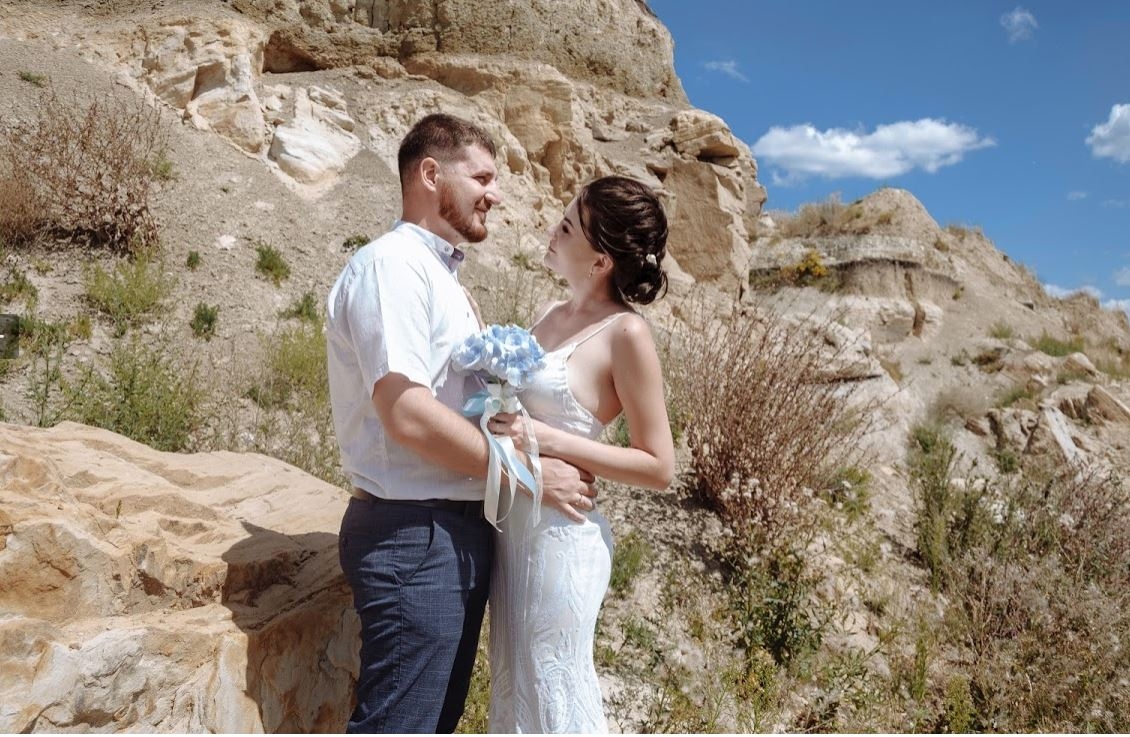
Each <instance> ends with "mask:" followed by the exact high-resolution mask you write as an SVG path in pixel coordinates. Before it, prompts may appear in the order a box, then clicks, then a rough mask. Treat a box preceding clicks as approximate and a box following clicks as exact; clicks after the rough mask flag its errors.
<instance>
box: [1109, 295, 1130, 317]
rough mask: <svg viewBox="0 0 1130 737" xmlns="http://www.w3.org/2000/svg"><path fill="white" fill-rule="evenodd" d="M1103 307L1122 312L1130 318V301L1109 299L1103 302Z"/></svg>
mask: <svg viewBox="0 0 1130 737" xmlns="http://www.w3.org/2000/svg"><path fill="white" fill-rule="evenodd" d="M1103 307H1105V308H1106V309H1108V310H1122V311H1123V312H1125V313H1126V316H1127V317H1130V299H1108V300H1107V301H1106V302H1103Z"/></svg>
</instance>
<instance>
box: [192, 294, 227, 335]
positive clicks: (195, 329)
mask: <svg viewBox="0 0 1130 737" xmlns="http://www.w3.org/2000/svg"><path fill="white" fill-rule="evenodd" d="M219 315H220V308H219V306H218V305H217V306H210V305H207V304H205V303H204V302H199V303H197V305H196V309H195V310H194V311H193V313H192V322H191V323H190V326H191V327H192V334H193V335H195V336H196V337H197V338H204V339H205V340H211V339H212V336H214V335H215V334H216V319H217V318H218V317H219Z"/></svg>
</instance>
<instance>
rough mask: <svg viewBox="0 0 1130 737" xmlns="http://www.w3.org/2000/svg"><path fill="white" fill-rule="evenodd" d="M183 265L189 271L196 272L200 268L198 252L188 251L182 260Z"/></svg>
mask: <svg viewBox="0 0 1130 737" xmlns="http://www.w3.org/2000/svg"><path fill="white" fill-rule="evenodd" d="M184 265H185V266H186V267H188V270H189V271H196V269H198V268H199V267H200V251H189V252H188V256H187V257H185V259H184Z"/></svg>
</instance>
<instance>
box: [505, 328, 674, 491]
mask: <svg viewBox="0 0 1130 737" xmlns="http://www.w3.org/2000/svg"><path fill="white" fill-rule="evenodd" d="M620 323H621V324H618V325H614V326H613V327H612V333H613V335H612V383H613V386H614V387H615V390H616V395H617V397H618V398H619V399H620V404H621V406H622V407H623V412H624V419H625V420H626V421H627V423H628V436H629V438H630V441H631V447H630V448H620V447H617V446H613V445H607V444H605V443H601V442H599V441H596V440H589V439H588V438H584V437H580V436H578V435H573V434H572V433H569V432H565V431H563V430H557V429H554V428H551V427H549V426H548V425H545V424H544V423H541V422H537V421H536V420H535V421H534V422H533V429H534V433H535V435H536V437H537V440H538V445H539V450H540V452H541V453H542V454H543V455H547V456H552V457H554V458H560V459H562V460H564V461H567V462H568V463H571V464H573V465H574V466H577V467H578V468H583V469H585V470H586V471H589V472H590V473H592V474H594V475H596V476H600V477H601V478H606V479H608V480H610V481H616V482H619V483H623V484H631V485H633V486H642V487H645V488H650V489H665V488H667V486H668V485H669V484H670V483H671V478H672V477H673V476H674V474H675V446H674V441H673V440H672V439H671V426H670V424H669V423H668V421H667V405H666V403H665V402H664V401H663V375H662V372H661V370H660V367H659V356H658V354H657V353H656V350H655V342H654V341H653V340H652V337H651V331H650V330H649V329H648V326H647V323H645V322H644V321H643V320H640V319H632V318H629V319H622V320H620ZM521 423H522V420H521V418H520V417H515V416H513V415H505V416H503V417H502V418H500V423H499V424H498V425H497V426H496V428H497V429H498V430H500V431H502V432H505V433H507V434H509V435H510V436H511V437H512V438H514V440H515V443H521V442H522V441H523V440H524V437H525V436H524V433H523V431H522V424H521Z"/></svg>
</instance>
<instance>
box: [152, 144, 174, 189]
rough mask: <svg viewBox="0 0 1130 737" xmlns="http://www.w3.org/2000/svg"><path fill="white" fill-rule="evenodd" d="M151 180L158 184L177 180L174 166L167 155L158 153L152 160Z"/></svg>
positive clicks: (162, 152)
mask: <svg viewBox="0 0 1130 737" xmlns="http://www.w3.org/2000/svg"><path fill="white" fill-rule="evenodd" d="M152 171H153V178H154V179H156V180H158V181H160V182H171V181H173V180H174V179H176V178H177V171H176V165H175V164H174V163H173V162H172V160H171V159H169V157H168V153H167V152H165V151H160V152H158V154H157V155H156V156H155V157H154V158H153V163H152Z"/></svg>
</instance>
